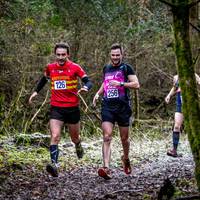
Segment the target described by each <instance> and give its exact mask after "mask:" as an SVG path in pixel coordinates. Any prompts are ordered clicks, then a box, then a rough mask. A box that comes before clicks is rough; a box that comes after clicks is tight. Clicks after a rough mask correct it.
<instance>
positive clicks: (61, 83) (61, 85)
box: [54, 80, 67, 90]
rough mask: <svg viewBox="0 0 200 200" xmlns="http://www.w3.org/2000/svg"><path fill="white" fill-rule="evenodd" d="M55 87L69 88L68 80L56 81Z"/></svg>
mask: <svg viewBox="0 0 200 200" xmlns="http://www.w3.org/2000/svg"><path fill="white" fill-rule="evenodd" d="M54 89H55V90H64V89H67V84H66V81H65V80H62V81H54Z"/></svg>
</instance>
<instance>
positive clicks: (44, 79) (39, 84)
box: [28, 75, 48, 104]
mask: <svg viewBox="0 0 200 200" xmlns="http://www.w3.org/2000/svg"><path fill="white" fill-rule="evenodd" d="M47 81H48V79H47V77H46V76H45V75H44V76H43V77H42V78H41V79H40V80H39V82H38V84H37V86H36V89H35V91H34V92H33V93H32V95H31V96H30V98H29V100H28V102H29V104H32V99H33V98H34V97H35V96H37V95H38V93H39V91H40V90H41V89H42V88H43V87H44V86H45V84H46V83H47Z"/></svg>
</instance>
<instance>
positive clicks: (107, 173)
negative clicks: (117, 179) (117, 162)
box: [98, 167, 112, 180]
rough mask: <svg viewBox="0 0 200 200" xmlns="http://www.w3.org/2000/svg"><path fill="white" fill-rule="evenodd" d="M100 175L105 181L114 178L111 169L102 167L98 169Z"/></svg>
mask: <svg viewBox="0 0 200 200" xmlns="http://www.w3.org/2000/svg"><path fill="white" fill-rule="evenodd" d="M98 175H99V176H100V177H102V178H104V179H105V180H109V179H111V178H112V176H111V173H110V170H109V168H107V167H101V168H99V169H98Z"/></svg>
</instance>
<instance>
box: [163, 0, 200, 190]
mask: <svg viewBox="0 0 200 200" xmlns="http://www.w3.org/2000/svg"><path fill="white" fill-rule="evenodd" d="M162 2H165V3H167V4H168V5H170V6H171V7H172V13H173V29H174V37H175V54H176V60H177V71H178V76H179V82H180V87H181V91H182V97H183V114H184V120H185V125H186V131H187V134H188V139H189V142H190V146H191V149H192V154H193V157H194V161H195V177H196V180H197V185H198V189H199V191H200V107H199V99H198V92H197V86H196V80H195V73H194V65H193V61H192V52H191V47H190V37H189V9H190V5H189V1H188V0H181V1H179V0H172V2H171V4H170V3H169V2H166V1H162Z"/></svg>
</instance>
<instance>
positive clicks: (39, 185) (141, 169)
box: [0, 131, 199, 200]
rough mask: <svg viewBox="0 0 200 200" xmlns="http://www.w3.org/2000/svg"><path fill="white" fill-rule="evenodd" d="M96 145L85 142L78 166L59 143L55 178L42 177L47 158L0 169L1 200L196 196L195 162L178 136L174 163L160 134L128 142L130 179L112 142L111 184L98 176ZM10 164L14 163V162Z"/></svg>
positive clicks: (168, 138) (118, 145)
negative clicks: (177, 153) (57, 172)
mask: <svg viewBox="0 0 200 200" xmlns="http://www.w3.org/2000/svg"><path fill="white" fill-rule="evenodd" d="M167 132H168V131H167ZM101 144H102V139H101V137H99V138H90V139H87V140H84V142H83V146H84V150H85V155H84V157H83V159H81V160H78V159H77V158H76V155H75V152H74V151H75V150H74V146H73V145H72V144H71V143H70V142H66V141H65V142H63V141H62V143H61V145H60V150H61V151H60V163H61V166H60V172H59V177H58V178H54V177H51V176H50V175H48V174H47V173H46V171H45V165H46V164H47V163H48V158H47V157H48V156H47V154H48V153H47V154H46V157H45V158H43V157H41V158H40V157H38V159H39V160H41V163H40V164H38V166H37V162H36V161H35V162H34V161H33V162H32V164H31V163H28V164H24V163H25V162H24V161H21V163H23V164H22V165H19V162H18V164H14V163H12V167H10V170H8V171H6V170H5V166H4V168H3V167H2V168H1V169H0V199H2V200H3V199H5V200H6V199H8V200H10V199H16V200H25V199H27V200H28V199H41V200H50V199H54V200H56V199H63V200H64V199H67V200H68V199H69V200H92V199H97V200H104V199H110V200H111V199H124V200H129V199H133V200H134V199H137V200H140V199H170V198H169V197H168V198H167V197H166V196H165V197H163V198H162V195H164V194H165V193H166V191H167V193H168V195H170V191H172V189H173V188H174V196H173V198H172V199H181V198H182V197H184V196H191V195H192V196H194V195H199V193H198V190H197V186H196V182H195V179H194V162H193V158H192V154H191V151H190V147H189V143H188V141H187V136H186V135H184V134H183V135H182V136H181V141H180V146H179V152H181V153H182V154H183V156H182V157H178V158H172V157H169V156H167V155H166V151H167V150H168V149H169V148H170V147H171V135H170V134H169V133H165V132H164V133H162V136H160V137H159V138H158V137H157V138H154V137H148V136H146V135H144V134H143V137H142V139H141V138H140V139H139V138H137V137H131V149H130V158H131V163H132V168H133V169H132V173H131V174H130V175H125V174H124V172H123V170H122V167H121V160H120V157H121V154H122V147H121V143H120V140H119V137H118V136H115V137H114V138H113V141H112V161H111V170H112V176H113V178H112V179H111V180H107V181H106V180H104V179H102V178H101V177H98V175H97V169H98V167H100V166H102V158H101ZM3 147H5V146H4V145H3V144H2V143H1V144H0V153H1V152H4V153H5V154H6V151H5V149H4V150H3ZM34 148H37V147H34ZM11 150H12V148H10V151H11ZM19 150H20V151H23V152H24V153H25V154H26V156H27V159H28V158H29V151H30V147H29V146H24V147H23V148H19ZM40 151H41V150H40ZM46 152H48V150H46ZM1 154H3V153H1ZM42 154H45V153H44V152H43V153H42ZM39 155H40V154H39V151H36V157H37V156H39ZM15 159H16V160H17V159H19V158H18V156H16V158H15ZM20 159H21V158H20ZM5 162H8V160H6V161H4V163H5ZM3 169H4V170H3ZM11 169H12V170H11ZM166 180H169V182H170V184H164V182H165V183H166ZM164 185H165V186H164ZM159 195H160V197H158V196H159ZM188 199H190V198H189V197H188ZM193 199H198V197H197V198H193Z"/></svg>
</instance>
